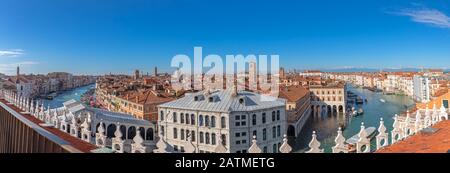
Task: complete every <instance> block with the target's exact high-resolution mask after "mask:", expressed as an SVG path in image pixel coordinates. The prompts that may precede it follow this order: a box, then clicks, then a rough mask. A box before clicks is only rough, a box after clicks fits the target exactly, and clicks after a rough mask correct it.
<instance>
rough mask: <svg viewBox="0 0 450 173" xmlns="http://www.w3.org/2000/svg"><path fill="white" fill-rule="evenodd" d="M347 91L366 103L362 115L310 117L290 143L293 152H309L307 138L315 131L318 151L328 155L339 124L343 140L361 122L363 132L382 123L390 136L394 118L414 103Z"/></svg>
mask: <svg viewBox="0 0 450 173" xmlns="http://www.w3.org/2000/svg"><path fill="white" fill-rule="evenodd" d="M347 91H351V92H353V93H355V94H357V95H358V96H361V97H363V98H365V99H367V103H364V104H363V105H361V106H362V108H363V109H364V114H363V115H360V116H356V117H351V116H345V115H343V114H340V115H335V116H330V115H316V116H311V117H310V118H309V120H308V121H307V122H306V124H305V126H304V128H303V130H302V131H301V132H300V134H299V135H298V137H297V138H296V139H295V140H293V139H291V142H290V143H291V145H293V146H294V147H293V148H294V151H296V152H305V151H307V150H308V149H309V148H308V144H309V142H310V141H311V138H312V137H311V134H312V132H313V131H316V133H317V139H318V140H319V141H320V142H321V148H323V149H325V152H327V153H330V152H331V147H333V146H334V145H335V142H334V139H335V138H336V135H337V129H338V127H339V124H340V123H345V124H346V128H345V129H344V131H343V135H344V137H345V138H346V139H348V138H350V137H352V136H353V135H355V134H357V133H358V132H359V131H360V129H361V122H364V125H365V127H366V128H368V127H375V128H377V129H378V126H379V124H380V118H383V119H384V124H385V126H386V128H387V130H388V131H389V132H390V131H391V130H392V124H393V122H394V119H393V117H394V115H395V114H398V113H401V112H404V111H406V109H407V107H408V108H409V107H411V106H413V105H414V101H413V100H412V99H411V98H409V97H408V96H403V95H384V94H382V93H379V92H372V91H369V90H367V89H362V88H355V87H353V86H351V85H347ZM380 99H384V100H385V102H382V101H380ZM374 148H375V140H372V141H371V149H374Z"/></svg>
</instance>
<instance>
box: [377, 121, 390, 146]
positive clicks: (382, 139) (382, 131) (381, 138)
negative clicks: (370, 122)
mask: <svg viewBox="0 0 450 173" xmlns="http://www.w3.org/2000/svg"><path fill="white" fill-rule="evenodd" d="M388 138H389V137H388V134H387V133H386V127H385V126H384V121H383V118H380V126H379V127H378V135H377V136H376V143H377V150H379V149H380V148H383V147H385V146H388V145H389V141H388Z"/></svg>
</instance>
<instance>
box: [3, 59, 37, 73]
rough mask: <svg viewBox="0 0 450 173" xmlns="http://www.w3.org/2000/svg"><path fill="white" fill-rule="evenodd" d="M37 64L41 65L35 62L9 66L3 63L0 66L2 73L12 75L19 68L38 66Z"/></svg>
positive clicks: (23, 62)
mask: <svg viewBox="0 0 450 173" xmlns="http://www.w3.org/2000/svg"><path fill="white" fill-rule="evenodd" d="M36 64H39V63H38V62H35V61H22V62H17V63H9V64H4V63H1V64H0V73H6V74H12V73H13V72H15V70H16V67H17V66H31V65H36Z"/></svg>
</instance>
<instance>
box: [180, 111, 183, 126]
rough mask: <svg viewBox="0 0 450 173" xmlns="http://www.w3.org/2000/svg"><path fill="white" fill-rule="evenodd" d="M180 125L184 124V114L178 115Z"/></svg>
mask: <svg viewBox="0 0 450 173" xmlns="http://www.w3.org/2000/svg"><path fill="white" fill-rule="evenodd" d="M180 123H181V124H184V113H180Z"/></svg>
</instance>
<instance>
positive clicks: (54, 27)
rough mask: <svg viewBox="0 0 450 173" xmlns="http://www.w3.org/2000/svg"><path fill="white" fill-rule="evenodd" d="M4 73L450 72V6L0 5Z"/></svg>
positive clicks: (370, 1)
mask: <svg viewBox="0 0 450 173" xmlns="http://www.w3.org/2000/svg"><path fill="white" fill-rule="evenodd" d="M0 4H1V5H0V73H7V74H11V73H14V69H15V66H17V65H20V66H21V67H22V70H23V72H25V73H31V72H32V73H47V72H50V71H67V72H72V73H75V74H104V73H109V72H113V73H131V72H132V70H133V69H140V70H143V71H144V72H147V71H152V69H153V67H154V66H159V68H160V69H162V70H164V71H168V70H170V68H169V65H170V60H171V58H172V57H173V56H174V55H177V54H187V55H190V56H192V54H193V47H194V46H202V47H203V54H204V55H206V54H218V55H221V56H222V57H225V55H227V54H244V55H245V54H278V55H280V64H281V66H283V67H286V68H288V69H292V68H298V69H305V68H309V69H333V68H349V67H366V68H399V67H440V68H444V67H445V68H448V67H450V61H449V58H450V18H449V17H448V16H450V1H448V0H430V1H410V2H406V1H399V0H365V1H361V0H341V1H335V0H327V1H325V0H311V1H283V0H271V1H265V0H259V1H256V0H255V1H242V0H226V1H225V0H223V1H221V0H218V1H214V2H211V1H206V0H205V1H196V0H148V1H143V0H134V1H125V0H123V1H118V0H117V1H114V0H77V1H69V0H0Z"/></svg>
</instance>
